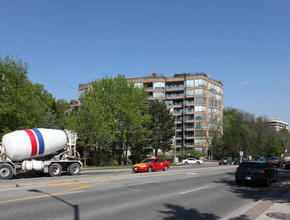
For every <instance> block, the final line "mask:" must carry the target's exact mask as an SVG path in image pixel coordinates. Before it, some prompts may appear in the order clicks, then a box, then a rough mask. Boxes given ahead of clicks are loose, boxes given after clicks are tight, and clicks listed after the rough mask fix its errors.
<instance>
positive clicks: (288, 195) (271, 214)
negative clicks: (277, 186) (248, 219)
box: [256, 185, 290, 220]
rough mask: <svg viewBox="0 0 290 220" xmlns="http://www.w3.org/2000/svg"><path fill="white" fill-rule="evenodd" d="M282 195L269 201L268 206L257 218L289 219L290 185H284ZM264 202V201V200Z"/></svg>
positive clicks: (268, 219) (266, 219) (263, 219)
mask: <svg viewBox="0 0 290 220" xmlns="http://www.w3.org/2000/svg"><path fill="white" fill-rule="evenodd" d="M285 187H286V189H285V191H286V192H285V193H284V195H282V197H280V198H277V199H276V200H275V199H274V200H273V201H270V202H271V203H270V204H269V205H270V207H269V208H268V209H266V210H265V211H264V212H263V213H262V214H261V215H259V216H258V218H256V219H257V220H271V219H272V220H273V219H287V220H290V186H289V185H288V186H285ZM265 202H266V201H265Z"/></svg>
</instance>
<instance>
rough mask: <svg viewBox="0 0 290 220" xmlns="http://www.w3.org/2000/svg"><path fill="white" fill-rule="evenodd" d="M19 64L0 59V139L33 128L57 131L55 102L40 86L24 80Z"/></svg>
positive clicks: (25, 70) (24, 72) (24, 69)
mask: <svg viewBox="0 0 290 220" xmlns="http://www.w3.org/2000/svg"><path fill="white" fill-rule="evenodd" d="M27 69H28V65H27V64H26V63H23V62H22V60H14V59H12V58H10V57H8V56H7V57H5V58H3V59H2V58H1V57H0V105H1V106H0V138H2V136H3V135H4V134H6V133H8V132H11V131H14V130H21V129H30V128H36V127H45V128H48V127H51V128H55V127H58V126H59V125H58V122H57V118H58V117H57V115H60V114H63V112H62V113H60V112H56V106H57V104H56V102H55V99H54V98H53V97H52V95H51V94H50V93H48V92H47V91H46V90H45V89H44V87H43V85H41V84H33V83H32V82H31V81H29V79H28V77H27V73H28V70H27Z"/></svg>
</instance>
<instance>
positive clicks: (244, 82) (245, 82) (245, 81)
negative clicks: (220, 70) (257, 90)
mask: <svg viewBox="0 0 290 220" xmlns="http://www.w3.org/2000/svg"><path fill="white" fill-rule="evenodd" d="M248 84H250V81H249V80H244V81H242V82H240V83H239V86H246V85H248Z"/></svg>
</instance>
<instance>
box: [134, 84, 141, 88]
mask: <svg viewBox="0 0 290 220" xmlns="http://www.w3.org/2000/svg"><path fill="white" fill-rule="evenodd" d="M134 86H135V88H142V87H143V83H135V84H134Z"/></svg>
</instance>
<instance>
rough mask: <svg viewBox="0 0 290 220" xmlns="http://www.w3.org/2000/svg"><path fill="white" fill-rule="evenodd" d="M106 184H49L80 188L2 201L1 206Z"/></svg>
mask: <svg viewBox="0 0 290 220" xmlns="http://www.w3.org/2000/svg"><path fill="white" fill-rule="evenodd" d="M104 182H107V181H106V180H104V181H100V182H97V183H92V184H48V185H47V186H78V187H77V188H73V189H68V190H63V191H60V192H55V193H46V194H43V195H38V196H30V197H24V198H17V199H10V200H6V201H0V204H3V203H9V202H17V201H23V200H28V199H36V198H43V197H49V196H53V195H59V194H64V193H70V192H73V191H76V190H79V189H84V188H86V187H89V186H94V185H97V184H100V183H104ZM43 193H44V192H43Z"/></svg>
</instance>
